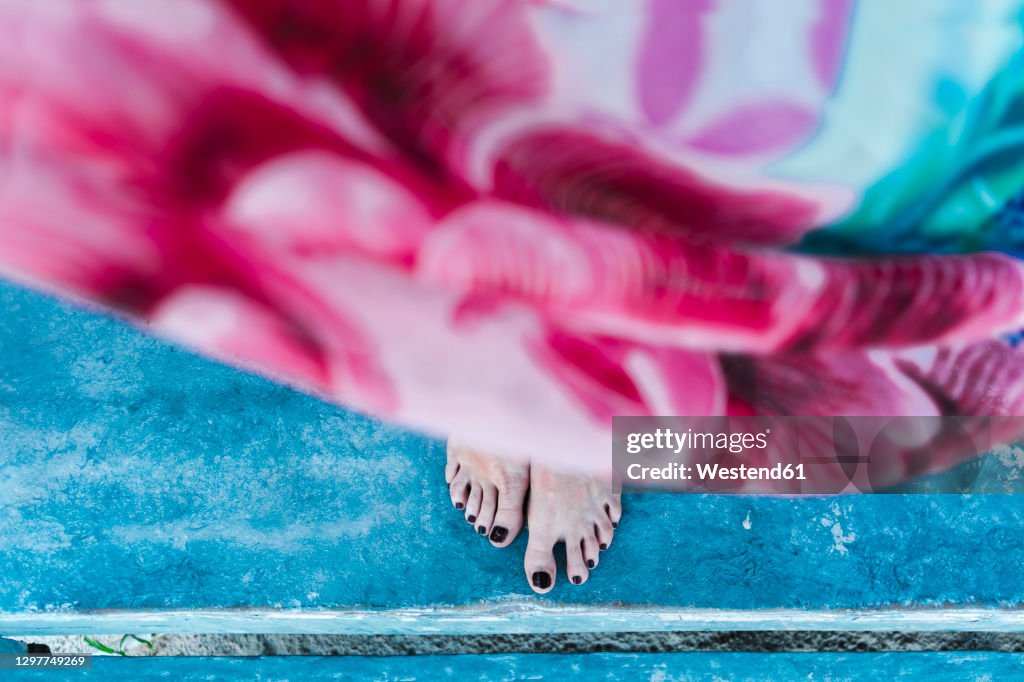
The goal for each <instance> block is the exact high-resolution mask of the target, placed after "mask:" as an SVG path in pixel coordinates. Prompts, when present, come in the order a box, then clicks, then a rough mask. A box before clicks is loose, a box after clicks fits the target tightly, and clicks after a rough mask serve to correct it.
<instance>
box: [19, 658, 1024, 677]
mask: <svg viewBox="0 0 1024 682" xmlns="http://www.w3.org/2000/svg"><path fill="white" fill-rule="evenodd" d="M7 674H8V677H5V678H4V679H11V680H40V681H44V680H55V679H67V680H78V679H82V680H103V681H104V682H121V680H126V681H127V680H130V681H131V682H146V681H148V680H168V679H172V680H218V681H221V682H229V681H232V680H258V681H263V682H271V681H273V682H298V681H299V680H345V681H346V682H348V681H349V680H402V681H403V682H417V681H418V680H423V681H427V682H432V681H433V680H459V681H460V682H470V681H473V680H479V681H480V682H498V681H500V680H548V679H550V680H587V681H588V682H596V681H598V680H649V681H650V682H683V681H685V682H702V681H707V682H712V681H714V682H724V681H727V680H732V681H750V682H759V681H762V680H804V681H805V682H814V681H815V680H819V681H825V680H827V681H828V682H845V681H847V680H865V679H866V680H921V679H924V680H929V681H930V682H940V681H944V680H957V681H959V682H965V681H969V680H975V681H977V682H982V681H985V682H988V681H990V680H1015V679H1021V677H1022V676H1024V658H1022V657H1021V656H1019V655H1015V654H999V653H956V652H953V653H900V654H869V653H863V654H772V655H770V656H769V655H764V654H756V653H676V654H575V655H573V654H507V655H493V656H404V657H398V658H389V657H382V658H377V657H333V658H319V657H313V656H287V657H277V658H112V657H104V658H94V659H93V667H92V669H90V670H80V671H67V672H55V671H53V670H38V671H37V670H19V671H16V672H9V671H8V673H7Z"/></svg>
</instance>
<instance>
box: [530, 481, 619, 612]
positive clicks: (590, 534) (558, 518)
mask: <svg viewBox="0 0 1024 682" xmlns="http://www.w3.org/2000/svg"><path fill="white" fill-rule="evenodd" d="M621 516H622V503H621V500H620V496H619V495H616V494H613V493H612V483H611V481H610V480H601V479H597V478H591V477H587V476H578V475H573V474H565V473H561V472H556V471H552V470H551V469H547V468H545V467H542V466H538V465H536V464H533V465H531V467H530V502H529V508H528V510H527V524H528V526H529V532H530V540H529V542H528V543H527V545H526V559H525V567H526V579H527V580H528V581H529V583H530V587H532V588H533V591H534V592H537V593H539V594H544V593H545V592H549V591H550V590H551V588H552V587H554V585H555V555H554V547H555V545H556V544H558V543H559V542H563V543H565V560H566V561H565V563H566V566H565V571H566V577H568V579H569V582H571V583H572V584H574V585H582V584H583V583H585V582H586V581H587V578H589V577H590V571H591V569H593V568H594V567H596V566H597V564H598V561H599V560H600V559H599V556H598V555H599V553H600V551H601V550H605V549H608V546H609V545H611V543H612V536H613V535H614V534H615V528H616V527H617V526H618V524H619V518H620V517H621Z"/></svg>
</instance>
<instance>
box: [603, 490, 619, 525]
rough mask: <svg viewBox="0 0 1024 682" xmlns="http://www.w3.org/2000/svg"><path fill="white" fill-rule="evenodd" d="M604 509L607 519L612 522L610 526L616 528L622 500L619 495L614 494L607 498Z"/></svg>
mask: <svg viewBox="0 0 1024 682" xmlns="http://www.w3.org/2000/svg"><path fill="white" fill-rule="evenodd" d="M604 510H605V513H607V514H608V520H609V521H611V522H612V528H618V526H619V520H620V519H621V518H622V500H621V499H620V498H619V496H618V495H616V496H615V497H613V498H612V499H611V500H609V501H608V504H606V505H605V506H604Z"/></svg>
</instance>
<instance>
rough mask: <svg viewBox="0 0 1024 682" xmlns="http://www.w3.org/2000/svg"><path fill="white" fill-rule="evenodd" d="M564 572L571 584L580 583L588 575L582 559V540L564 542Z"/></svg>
mask: <svg viewBox="0 0 1024 682" xmlns="http://www.w3.org/2000/svg"><path fill="white" fill-rule="evenodd" d="M565 574H566V575H567V576H568V577H569V582H571V583H572V584H573V585H582V584H583V583H585V582H587V578H589V577H590V571H589V570H587V564H586V562H585V561H584V560H583V541H582V540H580V541H579V542H575V543H573V542H566V543H565Z"/></svg>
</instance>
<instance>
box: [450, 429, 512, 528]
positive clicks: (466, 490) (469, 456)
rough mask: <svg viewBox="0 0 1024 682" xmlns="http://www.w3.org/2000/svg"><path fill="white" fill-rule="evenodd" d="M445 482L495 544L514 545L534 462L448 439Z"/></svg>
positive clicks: (468, 518)
mask: <svg viewBox="0 0 1024 682" xmlns="http://www.w3.org/2000/svg"><path fill="white" fill-rule="evenodd" d="M444 478H445V482H447V483H448V491H449V493H450V494H451V498H452V504H454V505H455V508H456V509H458V510H460V511H463V512H464V513H465V515H466V521H468V522H469V523H470V524H472V525H473V529H474V530H475V531H476V532H477V533H479V534H480V535H484V536H486V537H487V538H488V539H489V540H490V541H491V544H492V545H494V546H495V547H505V546H507V545H510V544H511V543H512V541H513V540H515V539H516V536H517V535H519V531H520V530H522V528H523V504H524V502H525V501H526V491H527V490H528V489H529V487H530V466H529V465H528V464H526V463H525V462H516V461H512V460H507V459H501V458H499V457H493V456H490V455H485V454H483V453H481V452H478V451H476V450H472V449H470V448H468V447H465V446H462V445H458V444H456V443H453V442H452V441H448V464H447V466H446V467H445V471H444Z"/></svg>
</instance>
